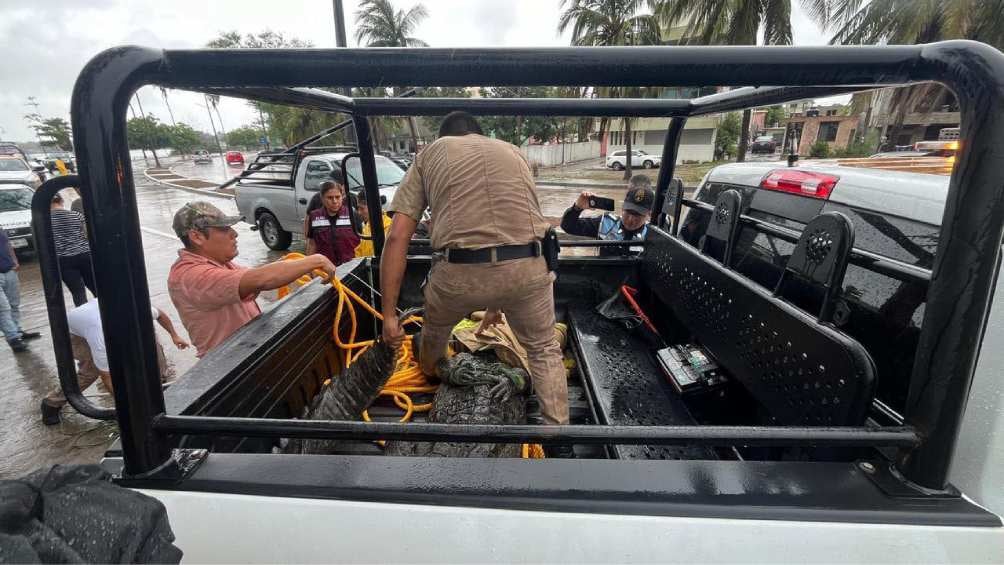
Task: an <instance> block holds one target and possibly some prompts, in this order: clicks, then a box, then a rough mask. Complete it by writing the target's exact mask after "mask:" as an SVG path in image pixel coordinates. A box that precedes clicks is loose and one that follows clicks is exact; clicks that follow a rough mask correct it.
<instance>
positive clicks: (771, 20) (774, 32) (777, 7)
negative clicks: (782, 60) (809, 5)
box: [762, 0, 791, 45]
mask: <svg viewBox="0 0 1004 565" xmlns="http://www.w3.org/2000/svg"><path fill="white" fill-rule="evenodd" d="M762 21H763V42H764V44H765V45H791V0H764V12H763V16H762Z"/></svg>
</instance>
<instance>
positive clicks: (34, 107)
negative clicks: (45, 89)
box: [25, 96, 49, 159]
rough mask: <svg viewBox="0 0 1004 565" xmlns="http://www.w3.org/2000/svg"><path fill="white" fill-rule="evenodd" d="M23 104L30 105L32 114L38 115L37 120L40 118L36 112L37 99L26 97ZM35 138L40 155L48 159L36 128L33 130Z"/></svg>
mask: <svg viewBox="0 0 1004 565" xmlns="http://www.w3.org/2000/svg"><path fill="white" fill-rule="evenodd" d="M25 106H31V107H32V108H33V109H34V110H35V111H34V115H35V116H38V118H39V120H41V119H42V116H41V114H39V113H38V101H37V100H35V97H34V96H29V97H28V102H27V103H26V104H25ZM35 139H36V140H38V148H39V150H41V151H42V156H43V157H44V158H46V159H48V158H49V154H48V152H46V150H45V146H43V145H42V138H41V137H40V136H39V134H38V130H37V129H36V130H35Z"/></svg>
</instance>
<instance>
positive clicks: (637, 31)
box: [558, 0, 660, 180]
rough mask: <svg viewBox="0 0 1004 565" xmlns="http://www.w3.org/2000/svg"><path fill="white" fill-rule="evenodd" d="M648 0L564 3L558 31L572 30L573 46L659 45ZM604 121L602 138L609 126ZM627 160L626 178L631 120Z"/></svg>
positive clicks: (604, 92)
mask: <svg viewBox="0 0 1004 565" xmlns="http://www.w3.org/2000/svg"><path fill="white" fill-rule="evenodd" d="M645 5H646V1H645V0H562V1H561V7H562V8H563V9H564V11H562V12H561V15H560V16H559V18H558V31H559V32H560V33H564V32H565V31H566V30H568V29H569V28H571V30H572V45H593V46H610V45H655V44H658V43H659V41H660V32H659V22H658V20H657V19H656V18H655V17H654V16H653V15H652V14H650V13H646V12H645V11H644V7H645ZM643 92H644V91H642V90H641V89H639V88H637V87H633V88H610V87H604V88H600V89H597V94H599V95H601V96H604V97H611V98H626V97H630V96H638V95H640V94H642V93H643ZM607 123H608V122H607V121H606V120H603V121H601V122H600V136H601V137H602V136H603V133H604V130H605V127H606V124H607ZM624 135H625V139H626V140H627V144H626V149H627V157H626V163H625V168H624V179H625V180H626V179H630V178H631V175H632V172H631V120H630V119H627V118H625V119H624Z"/></svg>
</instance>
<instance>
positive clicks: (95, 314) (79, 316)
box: [42, 300, 188, 426]
mask: <svg viewBox="0 0 1004 565" xmlns="http://www.w3.org/2000/svg"><path fill="white" fill-rule="evenodd" d="M150 314H151V315H152V316H153V318H154V319H155V320H157V323H158V324H160V326H161V327H162V328H164V329H165V330H166V331H167V333H168V334H170V335H171V341H172V342H174V345H175V347H177V348H178V349H185V348H186V347H188V342H187V341H185V339H184V338H182V337H181V336H180V335H178V332H176V331H175V329H174V324H173V323H171V319H170V318H168V317H167V314H165V313H163V312H161V311H160V310H158V309H156V308H153V307H151V308H150ZM66 321H67V323H68V325H69V327H70V345H71V346H72V347H73V358H74V359H76V360H77V362H78V368H77V382H78V383H79V384H80V390H81V392H83V391H84V390H85V389H87V387H89V386H91V385H92V384H93V383H94V381H96V380H98V379H101V382H102V384H104V386H105V388H106V389H108V392H111V391H112V378H111V374H110V373H109V372H108V352H107V350H106V349H105V335H104V330H103V329H102V327H101V312H100V311H99V310H98V301H97V300H91V301H90V302H85V303H84V304H83V305H81V306H78V307H77V308H74V309H72V310H70V311H69V312H67V313H66ZM157 363H158V365H159V366H160V375H161V381H164V380H166V371H167V359H166V358H165V357H164V349H163V348H162V347H161V346H160V343H159V342H158V343H157ZM65 405H66V397H65V396H63V391H62V388H56V389H55V390H53V391H52V392H50V393H49V394H48V395H47V396H46V397H45V398H44V399H43V400H42V421H43V422H44V423H45V425H47V426H52V425H55V424H58V423H59V422H60V417H59V412H60V410H62V408H63V406H65Z"/></svg>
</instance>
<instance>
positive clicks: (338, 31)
mask: <svg viewBox="0 0 1004 565" xmlns="http://www.w3.org/2000/svg"><path fill="white" fill-rule="evenodd" d="M331 11H332V12H333V13H334V16H335V47H348V46H349V43H348V40H347V39H346V37H345V10H344V9H343V8H342V0H331ZM339 90H340V91H341V94H342V95H343V96H352V89H351V88H348V87H344V88H340V89H339ZM351 135H352V143H353V144H355V145H358V144H359V142H358V141H357V139H356V128H355V126H353V127H352V134H351ZM416 150H417V148H416Z"/></svg>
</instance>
